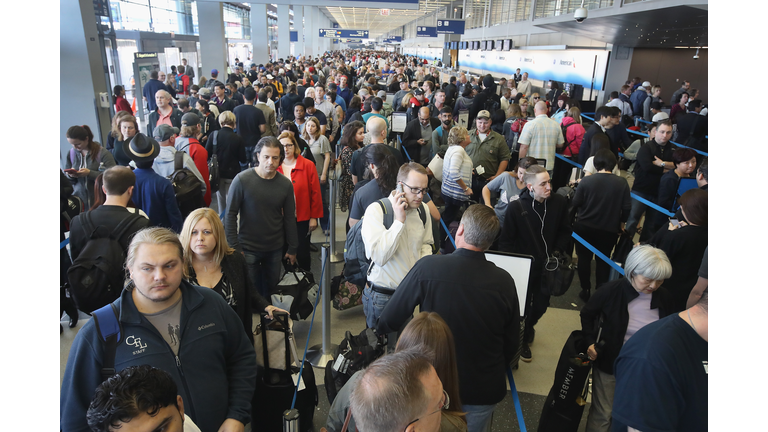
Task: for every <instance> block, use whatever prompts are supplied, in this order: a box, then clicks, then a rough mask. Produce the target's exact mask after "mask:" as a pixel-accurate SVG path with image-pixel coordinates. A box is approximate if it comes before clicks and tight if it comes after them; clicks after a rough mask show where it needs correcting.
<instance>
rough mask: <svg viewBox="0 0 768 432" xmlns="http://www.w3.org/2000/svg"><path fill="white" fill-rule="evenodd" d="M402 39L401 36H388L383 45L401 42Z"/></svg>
mask: <svg viewBox="0 0 768 432" xmlns="http://www.w3.org/2000/svg"><path fill="white" fill-rule="evenodd" d="M402 41H403V37H402V36H390V37H388V38H386V39H384V43H392V42H402Z"/></svg>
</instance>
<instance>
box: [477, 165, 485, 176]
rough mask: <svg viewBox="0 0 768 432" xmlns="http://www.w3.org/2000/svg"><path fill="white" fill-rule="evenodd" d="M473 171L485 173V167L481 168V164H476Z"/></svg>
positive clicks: (480, 173)
mask: <svg viewBox="0 0 768 432" xmlns="http://www.w3.org/2000/svg"><path fill="white" fill-rule="evenodd" d="M475 172H476V173H477V174H478V175H483V174H485V168H483V166H482V165H478V166H476V167H475Z"/></svg>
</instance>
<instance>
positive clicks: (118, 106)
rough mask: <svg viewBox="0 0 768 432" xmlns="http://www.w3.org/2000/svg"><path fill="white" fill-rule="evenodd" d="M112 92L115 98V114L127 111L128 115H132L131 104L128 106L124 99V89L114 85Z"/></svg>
mask: <svg viewBox="0 0 768 432" xmlns="http://www.w3.org/2000/svg"><path fill="white" fill-rule="evenodd" d="M112 90H113V92H114V95H113V96H114V98H115V114H117V113H119V112H120V111H127V112H128V114H130V115H133V110H132V109H131V104H129V103H128V101H127V100H126V99H125V89H124V88H123V86H121V85H116V86H115V88H114V89H112Z"/></svg>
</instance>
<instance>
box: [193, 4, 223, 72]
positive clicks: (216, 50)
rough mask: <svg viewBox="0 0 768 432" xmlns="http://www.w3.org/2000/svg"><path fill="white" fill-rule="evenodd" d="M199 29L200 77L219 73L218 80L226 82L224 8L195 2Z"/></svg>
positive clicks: (219, 5) (218, 5) (220, 5)
mask: <svg viewBox="0 0 768 432" xmlns="http://www.w3.org/2000/svg"><path fill="white" fill-rule="evenodd" d="M197 17H198V27H199V28H200V57H202V65H203V66H202V67H203V72H202V75H203V76H205V77H208V78H210V77H211V70H213V69H217V70H218V71H219V76H218V78H217V79H218V80H219V81H221V82H226V81H227V40H226V37H225V36H224V7H223V5H222V4H221V3H218V2H197Z"/></svg>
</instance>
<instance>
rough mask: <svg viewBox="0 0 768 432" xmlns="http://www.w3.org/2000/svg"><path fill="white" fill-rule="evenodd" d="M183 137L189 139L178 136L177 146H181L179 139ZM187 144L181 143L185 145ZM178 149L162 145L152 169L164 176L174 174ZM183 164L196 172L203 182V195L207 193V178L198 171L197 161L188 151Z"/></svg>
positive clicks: (196, 175)
mask: <svg viewBox="0 0 768 432" xmlns="http://www.w3.org/2000/svg"><path fill="white" fill-rule="evenodd" d="M182 139H187V138H183V137H178V138H176V146H177V147H179V146H180V143H179V141H180V140H182ZM184 145H186V143H185V144H183V145H181V147H183V146H184ZM176 151H177V150H176V149H175V148H174V147H173V146H160V154H158V155H157V158H155V163H153V164H152V169H153V170H155V172H156V173H158V174H160V175H161V176H163V177H168V176H169V175H171V174H173V171H174V169H173V168H174V166H173V158H174V155H175V154H176ZM183 161H184V163H183V166H184V168H186V169H188V170H190V171H192V173H193V174H195V177H197V178H198V179H199V180H200V182H201V183H202V184H203V195H205V190H206V187H205V180H203V176H202V175H201V174H200V171H198V169H197V167H196V166H195V161H193V160H192V157H191V156H189V155H188V154H187V153H184V157H183Z"/></svg>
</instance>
